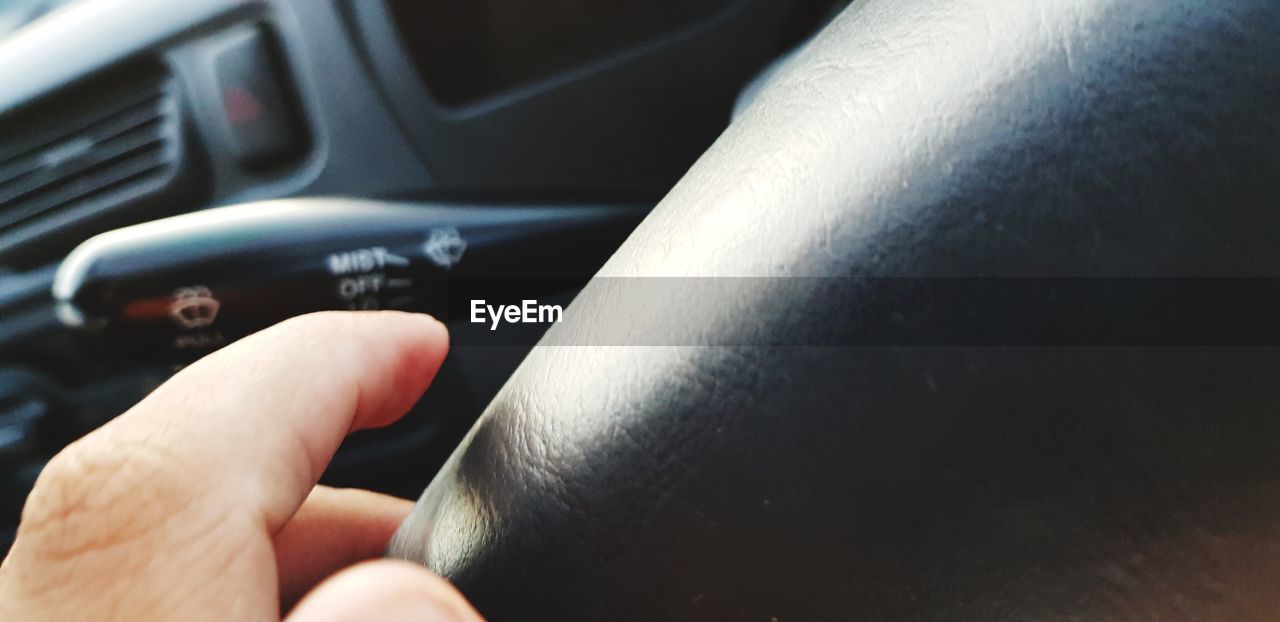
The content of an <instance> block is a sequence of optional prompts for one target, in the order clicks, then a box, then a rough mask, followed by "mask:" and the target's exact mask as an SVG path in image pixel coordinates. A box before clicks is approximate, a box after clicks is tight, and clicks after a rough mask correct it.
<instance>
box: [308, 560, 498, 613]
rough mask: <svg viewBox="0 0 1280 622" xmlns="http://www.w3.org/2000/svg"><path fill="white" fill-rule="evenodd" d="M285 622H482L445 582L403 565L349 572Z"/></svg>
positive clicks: (326, 585)
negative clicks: (359, 621) (363, 621)
mask: <svg viewBox="0 0 1280 622" xmlns="http://www.w3.org/2000/svg"><path fill="white" fill-rule="evenodd" d="M286 620H287V622H347V621H356V620H386V621H387V622H401V621H403V622H410V621H415V622H483V618H481V617H480V614H478V613H476V611H475V609H473V608H472V607H471V605H470V604H469V603H467V601H466V599H465V598H463V597H462V594H460V593H458V591H457V589H455V588H454V587H453V585H452V584H450V583H449V582H448V581H446V580H444V579H442V578H440V577H439V576H437V575H435V574H432V573H431V572H430V571H428V570H427V569H425V568H423V567H421V566H417V565H414V564H410V563H408V562H403V561H395V560H379V561H374V562H366V563H363V564H360V565H357V566H353V567H351V568H348V569H346V570H344V571H342V572H340V573H338V574H336V575H334V576H333V577H331V578H330V579H328V580H327V581H325V582H324V583H322V584H321V585H320V586H319V587H317V588H316V589H315V590H313V591H312V592H311V593H310V594H308V595H307V596H306V597H305V598H303V599H302V602H301V603H299V604H298V607H297V608H296V609H294V611H293V613H291V614H290V615H289V617H288V618H286Z"/></svg>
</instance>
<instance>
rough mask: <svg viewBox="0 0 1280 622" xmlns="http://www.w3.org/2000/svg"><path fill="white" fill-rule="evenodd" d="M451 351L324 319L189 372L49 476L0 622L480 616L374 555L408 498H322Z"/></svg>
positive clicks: (369, 322) (7, 572)
mask: <svg viewBox="0 0 1280 622" xmlns="http://www.w3.org/2000/svg"><path fill="white" fill-rule="evenodd" d="M448 347H449V345H448V334H447V332H446V330H445V328H444V326H443V325H441V324H440V323H439V322H437V321H435V320H434V319H432V318H430V317H427V316H422V315H412V314H403V313H390V312H386V313H323V314H316V315H310V316H304V317H300V318H295V319H293V320H290V321H288V322H285V323H283V324H280V325H278V326H276V327H274V328H271V329H268V330H266V331H263V332H261V333H258V334H256V335H253V336H251V337H248V338H245V339H243V340H241V341H239V342H237V343H235V344H232V345H230V346H228V347H227V348H224V349H223V350H221V351H219V352H217V353H215V354H213V355H211V356H208V357H206V358H204V359H203V360H201V361H199V362H197V363H195V364H193V365H191V366H190V367H187V368H186V369H184V370H183V371H182V372H180V373H178V374H177V375H175V376H174V377H173V378H172V379H171V380H169V381H168V382H167V383H165V384H164V385H163V386H161V387H160V388H159V389H157V390H156V391H155V392H154V393H152V394H151V395H150V396H148V397H147V398H146V399H145V400H143V401H142V402H140V403H139V404H138V405H137V406H135V407H134V408H132V409H130V410H129V411H128V412H126V413H124V414H123V415H121V416H120V417H118V418H116V419H115V420H113V421H112V422H111V423H109V424H107V425H105V426H103V427H102V428H101V429H99V430H98V431H96V432H94V433H92V434H90V435H88V436H86V437H85V438H83V439H81V440H80V441H77V442H76V443H74V444H73V445H71V446H70V447H68V448H67V449H65V450H64V451H62V452H61V453H60V454H59V455H58V456H56V457H55V458H54V459H53V460H52V461H51V462H50V463H49V465H48V467H46V468H45V470H44V472H43V473H42V474H41V475H40V478H39V480H38V482H37V483H36V487H35V490H34V491H33V492H32V494H31V496H30V498H29V499H28V501H27V504H26V506H25V508H24V509H23V514H22V524H21V526H20V527H19V530H18V537H17V540H16V542H15V543H14V546H13V549H12V550H11V552H10V554H9V556H8V558H7V559H5V561H4V564H3V566H0V620H86V619H91V620H132V621H146V620H183V621H195V620H218V621H224V620H249V621H254V620H280V619H281V616H282V611H287V612H288V614H287V617H285V618H284V619H286V620H288V621H289V622H339V621H345V620H387V621H392V622H394V621H399V620H420V621H430V620H450V621H459V622H462V621H468V622H470V621H477V620H480V616H479V615H478V614H477V613H476V612H475V610H474V609H472V608H471V606H470V605H469V604H467V601H466V600H465V599H464V598H463V597H462V596H461V595H460V594H459V593H458V591H457V590H456V589H454V587H453V586H452V585H450V584H449V583H448V582H447V581H445V580H444V579H442V578H440V577H438V576H435V575H433V574H431V573H430V572H429V571H427V570H426V569H425V568H422V567H420V566H417V565H414V564H409V563H405V562H398V561H389V560H380V559H378V558H380V557H381V555H382V552H383V551H384V550H385V548H386V545H387V541H388V540H389V538H390V537H391V534H392V533H393V532H394V530H395V529H396V527H397V526H398V525H399V524H400V522H401V521H402V520H403V519H404V517H405V516H406V515H407V514H408V512H409V510H410V509H411V507H412V504H411V503H410V502H409V501H405V500H402V499H396V498H392V497H387V496H383V495H379V494H375V493H371V492H367V491H359V490H336V489H331V488H326V487H318V486H316V482H317V480H318V479H319V478H320V475H321V473H322V472H323V471H324V469H325V467H326V466H327V465H328V463H329V461H330V460H331V459H332V457H333V454H334V452H335V451H336V450H337V447H338V445H339V443H341V441H342V439H343V438H344V437H345V436H346V435H347V434H348V433H350V432H353V431H356V430H360V429H367V428H373V427H380V426H384V425H387V424H389V423H391V422H393V421H395V420H396V419H398V418H399V417H401V416H402V415H404V413H405V412H406V411H407V410H408V409H409V408H410V407H411V406H412V405H413V404H414V403H415V402H416V401H417V399H418V397H419V396H420V395H421V394H422V393H423V391H425V390H426V388H427V385H429V384H430V383H431V379H432V378H433V377H434V376H435V373H436V371H437V370H438V369H439V367H440V364H441V362H442V361H443V360H444V357H445V353H446V352H447V350H448ZM294 603H297V605H296V607H295V606H293V605H294Z"/></svg>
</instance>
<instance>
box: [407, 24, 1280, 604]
mask: <svg viewBox="0 0 1280 622" xmlns="http://www.w3.org/2000/svg"><path fill="white" fill-rule="evenodd" d="M1277 32H1280V4H1277V3H1276V2H1274V0H1216V1H1214V2H1202V1H1197V0H1053V1H1048V0H1045V1H1038V2H1012V1H1011V2H969V1H957V0H916V1H912V2H903V1H901V0H865V1H858V2H854V3H853V5H852V6H851V7H850V8H849V9H847V10H846V11H845V12H844V13H843V14H842V15H840V16H839V17H838V18H837V19H836V20H835V21H834V22H833V23H831V24H830V25H829V26H828V27H827V28H826V29H825V30H824V31H823V32H822V33H821V34H820V35H818V36H817V37H816V38H815V39H814V40H813V41H811V42H810V43H809V44H807V46H806V47H805V48H804V49H803V50H801V51H800V52H799V53H798V54H797V55H796V56H795V57H794V58H792V59H791V60H789V61H787V64H786V66H785V67H784V68H782V69H781V70H780V71H779V72H778V73H777V74H776V76H775V77H773V78H772V79H771V81H770V83H769V84H768V85H767V86H765V87H764V88H763V90H762V91H761V92H760V94H759V95H758V96H757V98H756V100H755V101H754V102H753V103H752V104H751V105H750V106H749V107H747V108H746V109H745V111H744V112H743V113H742V114H741V116H739V117H738V118H737V119H736V120H735V121H734V122H733V124H732V125H731V126H730V127H729V128H728V130H727V131H726V132H725V133H724V135H723V136H722V137H721V138H720V139H719V140H718V142H716V144H715V145H714V146H713V147H712V148H711V149H710V150H709V151H708V152H707V153H706V154H705V155H704V156H703V157H702V158H701V159H700V161H698V162H697V164H696V165H695V166H694V167H693V168H692V169H691V170H690V171H689V172H688V174H687V175H686V176H685V177H684V179H683V180H682V181H681V182H680V183H679V184H678V185H677V186H676V187H675V188H674V189H673V190H672V191H671V193H670V194H669V195H668V196H667V197H666V199H665V200H664V201H663V202H662V203H661V205H660V206H659V207H658V208H657V209H656V210H655V211H654V212H653V213H652V214H651V215H650V216H649V217H648V218H647V220H646V221H645V222H644V223H643V224H642V225H641V226H640V228H639V229H638V230H637V231H636V232H635V233H634V234H633V235H631V236H630V238H629V239H628V240H627V242H626V243H625V244H624V245H623V246H622V248H621V249H620V250H619V251H618V252H617V253H616V254H615V255H614V256H613V257H612V259H611V260H610V261H609V262H608V264H607V265H606V266H605V268H604V269H603V270H602V271H601V272H600V273H599V275H597V277H596V278H595V279H594V280H593V281H592V282H591V283H590V284H589V285H588V286H587V288H586V289H585V290H584V291H583V292H582V294H581V295H580V296H579V297H578V298H577V299H576V300H575V301H574V302H573V304H572V306H571V307H570V308H569V310H568V311H567V312H566V320H565V323H564V324H561V325H558V326H556V327H555V328H553V329H552V330H551V331H550V332H549V333H548V334H547V336H546V337H545V341H544V343H545V344H546V345H545V346H544V347H539V348H536V349H535V351H534V352H533V353H532V355H531V356H529V358H528V359H527V360H525V361H524V363H523V365H522V366H521V367H520V369H519V370H518V372H517V373H516V374H515V375H514V376H513V377H512V378H511V379H510V381H509V382H508V383H507V384H506V386H505V388H504V389H503V390H502V391H501V393H500V394H499V396H498V397H497V398H496V399H495V400H494V402H493V403H492V404H491V405H490V406H489V408H488V409H487V411H486V412H485V414H484V415H483V416H482V417H481V419H480V420H479V422H478V423H477V424H476V426H475V427H474V428H473V429H472V430H471V432H470V434H469V435H468V436H467V438H466V439H465V441H464V442H463V443H462V445H461V446H460V447H459V448H458V449H457V451H456V453H455V454H454V455H453V457H452V458H451V459H450V461H449V462H448V464H447V466H446V467H445V468H444V469H443V470H442V471H441V472H440V473H439V475H438V476H437V477H436V478H435V480H434V482H433V483H432V484H431V485H430V487H429V488H428V489H427V490H426V492H425V493H424V494H423V496H422V498H421V500H420V501H419V503H418V506H417V509H416V511H415V513H414V514H413V516H412V517H411V518H410V519H409V521H408V522H407V523H406V524H405V525H404V526H403V527H402V528H401V530H400V532H399V533H398V535H397V537H396V539H395V541H394V543H393V545H392V554H393V555H395V556H399V557H403V558H407V559H412V560H417V561H419V562H422V563H424V564H426V565H427V566H429V567H430V568H432V569H434V570H436V571H438V572H440V573H442V574H443V575H445V576H446V577H448V578H449V579H451V580H452V581H454V582H455V583H456V584H457V585H458V586H459V587H460V589H461V590H462V591H463V592H464V593H466V594H467V595H468V596H469V597H470V598H472V599H473V600H474V601H475V603H476V605H477V606H478V608H479V610H480V611H481V612H482V613H484V614H485V615H487V616H489V617H490V618H491V619H495V620H504V619H534V618H536V619H559V620H601V619H635V620H641V619H644V620H654V619H658V620H673V621H682V620H706V619H757V620H802V619H836V618H839V619H844V618H870V619H980V620H981V619H1175V618H1176V619H1181V618H1192V619H1210V618H1227V619H1246V618H1250V617H1260V618H1265V617H1267V616H1266V614H1265V612H1267V611H1270V612H1272V613H1273V614H1274V612H1275V611H1280V590H1276V589H1274V588H1275V585H1276V581H1277V580H1278V579H1280V564H1277V563H1276V561H1275V560H1276V559H1277V554H1280V451H1277V450H1276V448H1277V446H1278V445H1277V440H1280V418H1278V417H1276V405H1277V404H1280V382H1277V380H1276V379H1277V378H1280V353H1278V352H1277V349H1276V348H1275V347H1244V346H1241V345H1239V344H1235V345H1231V344H1228V345H1227V346H1222V345H1221V344H1218V345H1215V344H1178V343H1172V344H1165V345H1164V346H1163V347H1152V346H1150V345H1149V344H1136V345H1135V344H1131V343H1089V344H1084V345H1082V346H1081V345H1073V344H1069V343H1063V344H1030V345H1028V344H1019V343H1005V344H976V345H975V344H968V345H966V344H963V343H961V344H954V343H948V344H943V345H931V344H928V343H908V344H894V343H880V344H864V345H861V346H859V345H858V344H834V345H832V344H823V343H820V342H819V341H818V340H814V339H812V338H811V337H812V335H813V334H814V331H821V330H822V327H824V326H827V325H829V324H831V325H834V324H833V323H839V325H841V326H849V325H853V326H857V325H858V324H859V322H862V321H863V320H862V318H863V314H864V312H865V311H866V310H867V309H868V308H869V306H870V305H873V304H875V301H876V300H877V296H878V294H879V290H878V289H877V288H880V287H885V286H886V285H884V283H885V280H884V279H879V278H870V279H867V280H865V282H864V284H863V285H862V286H860V287H854V288H842V289H839V291H836V292H834V293H832V292H829V291H827V290H826V289H824V286H823V283H824V282H825V279H827V278H846V277H893V278H918V277H930V278H937V277H945V278H951V277H965V278H969V277H984V278H985V277H993V278H1020V279H1042V278H1044V279H1051V278H1059V277H1062V278H1083V277H1089V278H1093V277H1106V278H1108V279H1120V281H1108V282H1120V283H1123V282H1124V281H1123V279H1147V278H1157V277H1238V276H1249V277H1259V278H1270V277H1274V276H1276V273H1277V270H1278V266H1280V244H1278V242H1277V240H1280V62H1277V59H1280V36H1276V33H1277ZM632 277H699V278H712V277H750V278H759V279H762V281H761V282H762V283H786V284H787V285H786V286H785V287H769V286H764V287H758V288H725V289H724V291H723V293H721V292H720V290H716V292H715V293H714V294H713V295H716V296H719V298H718V299H716V300H714V302H715V304H714V305H713V307H714V309H715V311H714V312H706V313H697V314H689V313H687V312H686V310H684V309H682V308H681V307H680V305H674V304H671V305H667V304H650V305H645V306H643V307H641V308H619V306H618V305H616V304H615V303H616V301H617V300H618V299H619V296H622V295H623V290H624V289H625V288H627V287H628V286H629V284H630V282H631V278H632ZM806 277H819V278H806ZM975 295H978V294H975ZM940 313H941V314H942V315H943V316H944V317H945V315H946V310H945V309H942V310H940ZM601 318H604V319H603V320H602V319H601ZM1006 319H1008V321H1009V322H1011V323H1014V324H1016V323H1017V322H1019V321H1022V320H1021V319H1020V318H1006ZM1027 321H1030V320H1029V319H1028V320H1027ZM589 322H596V323H599V322H608V323H611V324H612V325H613V326H615V327H619V328H620V329H621V330H623V331H630V332H631V333H634V334H651V335H660V337H657V338H655V341H654V342H653V343H651V344H650V345H647V346H644V347H638V346H626V345H607V344H596V345H576V346H573V345H564V344H565V343H567V340H564V339H561V340H559V341H557V335H565V334H568V333H567V331H574V330H581V329H583V327H584V325H585V324H587V323H589ZM668 335H670V336H673V337H671V341H667V342H663V341H660V340H661V339H666V336H668ZM1268 599H1270V600H1268Z"/></svg>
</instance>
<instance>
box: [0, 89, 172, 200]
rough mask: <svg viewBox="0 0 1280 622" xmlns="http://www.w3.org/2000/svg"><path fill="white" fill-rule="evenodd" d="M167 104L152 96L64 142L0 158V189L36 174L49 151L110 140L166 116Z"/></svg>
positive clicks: (52, 143)
mask: <svg viewBox="0 0 1280 622" xmlns="http://www.w3.org/2000/svg"><path fill="white" fill-rule="evenodd" d="M167 108H168V104H167V100H164V99H162V98H161V97H160V96H158V95H157V96H154V97H150V98H148V99H146V100H145V101H143V102H140V103H138V104H134V105H132V106H130V107H128V108H126V109H124V110H120V111H118V112H115V113H113V114H111V115H109V116H108V117H106V118H105V119H101V120H99V121H98V122H97V123H95V124H93V125H91V126H89V127H87V128H84V130H83V132H82V133H81V134H79V135H77V134H71V135H68V136H66V137H65V138H63V139H61V144H59V141H53V142H51V143H49V144H47V145H44V146H43V147H41V148H39V149H36V150H34V151H29V152H27V153H26V154H25V156H23V157H17V158H12V159H10V160H9V161H8V162H0V189H3V188H4V186H5V185H6V184H9V183H13V182H16V181H18V180H20V179H21V178H23V177H27V176H30V175H32V174H36V173H38V172H39V171H41V170H43V169H44V168H46V167H47V164H46V162H45V160H46V158H47V157H50V153H49V152H50V151H53V150H55V149H57V148H58V147H67V146H68V145H70V144H71V143H74V142H76V141H82V140H86V139H87V140H93V141H99V142H100V141H104V140H110V139H111V138H114V137H116V136H118V135H120V134H122V133H125V132H128V131H130V130H132V129H134V128H136V127H138V126H140V125H143V124H146V123H148V122H150V121H155V120H156V119H161V118H164V117H165V116H166V113H167V112H169V111H168V110H167Z"/></svg>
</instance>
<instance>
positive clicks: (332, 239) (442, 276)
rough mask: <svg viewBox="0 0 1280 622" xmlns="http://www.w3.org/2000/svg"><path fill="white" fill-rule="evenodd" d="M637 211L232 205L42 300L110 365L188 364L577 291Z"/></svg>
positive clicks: (74, 278) (87, 260)
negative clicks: (290, 330) (268, 334)
mask: <svg viewBox="0 0 1280 622" xmlns="http://www.w3.org/2000/svg"><path fill="white" fill-rule="evenodd" d="M646 211H647V210H646V209H644V208H640V207H614V206H573V207H500V206H478V205H471V206H447V205H435V204H431V205H422V204H407V203H400V204H392V203H382V202H373V201H359V200H347V199H298V200H287V201H276V202H268V203H257V204H246V205H238V206H233V207H224V208H217V209H212V210H207V211H203V212H198V213H194V214H188V215H184V216H177V217H174V218H168V219H165V220H159V221H155V222H150V223H146V224H142V225H137V226H133V227H128V228H125V229H119V230H116V231H112V232H109V233H105V234H102V235H99V236H97V237H95V238H93V239H90V240H89V241H87V242H85V243H84V244H82V245H81V246H80V247H79V248H77V249H75V250H74V251H73V252H72V253H71V254H70V255H69V256H68V257H67V259H66V260H65V261H64V262H63V264H62V266H61V267H60V268H59V270H58V273H57V276H56V277H55V279H54V286H53V293H54V297H55V299H56V300H57V303H58V314H59V318H60V319H61V320H62V322H63V323H64V324H66V325H67V326H69V327H72V328H75V329H77V330H80V331H83V332H86V333H88V334H89V335H91V336H93V337H96V338H97V339H99V340H102V341H104V342H105V345H106V346H107V347H109V348H110V349H111V351H112V353H113V354H115V355H126V356H129V357H138V356H141V357H145V358H160V359H169V360H178V361H181V360H189V359H192V358H195V357H197V356H200V355H202V354H204V353H207V352H209V351H211V350H214V349H216V348H218V347H220V346H222V345H224V344H225V343H228V342H230V341H233V340H235V339H237V338H239V337H242V336H244V335H246V334H248V333H251V332H254V331H257V330H260V329H262V328H265V327H267V326H269V325H271V324H274V323H276V322H279V321H281V320H284V319H287V318H289V317H292V316H295V315H300V314H303V313H308V312H312V311H322V310H343V309H353V310H372V309H403V310H412V311H422V312H428V313H432V314H435V315H437V316H440V315H444V314H447V312H448V304H449V302H448V294H447V292H448V285H449V283H450V282H453V281H456V280H457V279H463V278H465V279H472V280H475V279H486V278H487V279H501V280H502V282H504V283H508V284H510V283H519V284H520V288H521V289H522V290H523V291H522V292H521V293H522V294H526V295H527V294H530V293H533V294H536V293H538V292H536V291H531V288H532V290H536V289H537V288H539V287H541V288H546V289H553V288H556V287H557V286H560V287H562V286H563V285H564V284H565V283H566V280H569V281H574V280H576V281H580V282H585V280H586V279H587V278H589V277H590V276H591V275H592V274H594V272H595V271H596V270H597V269H598V268H599V267H600V265H602V264H603V262H604V260H605V259H607V258H608V257H609V255H610V254H612V252H613V251H614V250H615V249H616V248H617V247H618V246H619V245H620V244H621V243H622V241H623V240H624V239H625V237H626V236H627V235H628V234H629V233H630V231H631V230H632V229H633V228H634V227H635V225H636V224H638V223H639V221H640V219H641V218H643V216H644V214H645V212H646ZM527 277H539V278H534V279H528V278H527ZM541 293H542V294H546V295H550V294H554V293H558V292H554V291H544V292H541Z"/></svg>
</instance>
